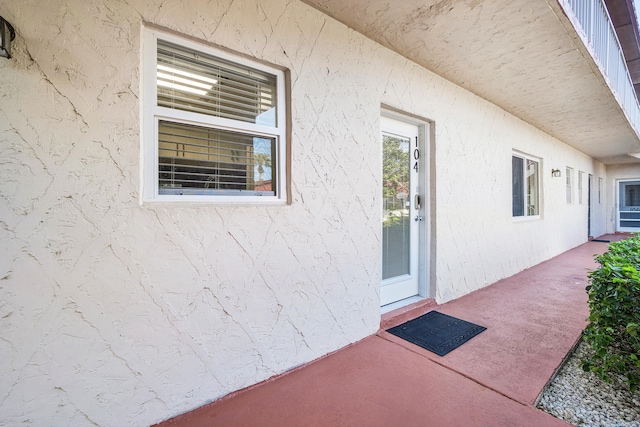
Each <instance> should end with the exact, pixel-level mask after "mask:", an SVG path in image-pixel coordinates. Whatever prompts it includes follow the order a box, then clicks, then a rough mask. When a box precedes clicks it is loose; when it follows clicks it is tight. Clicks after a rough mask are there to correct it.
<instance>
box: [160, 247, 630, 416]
mask: <svg viewBox="0 0 640 427" xmlns="http://www.w3.org/2000/svg"><path fill="white" fill-rule="evenodd" d="M621 237H626V236H622V235H608V236H603V237H601V238H600V239H611V240H618V239H620V238H621ZM606 249H607V244H606V243H601V242H588V243H585V244H583V245H581V246H579V247H577V248H575V249H572V250H570V251H568V252H565V253H564V254H561V255H559V256H557V257H555V258H553V259H551V260H548V261H545V262H543V263H541V264H538V265H536V266H534V267H532V268H529V269H527V270H525V271H522V272H521V273H518V274H516V275H514V276H512V277H509V278H507V279H504V280H501V281H499V282H497V283H495V284H493V285H490V286H488V287H486V288H483V289H481V290H479V291H476V292H473V293H471V294H469V295H466V296H464V297H462V298H459V299H457V300H454V301H451V302H449V303H446V304H443V305H439V306H436V305H435V303H433V302H431V303H429V302H428V301H427V302H425V303H422V304H418V305H417V306H413V307H409V308H408V309H404V310H403V309H401V310H396V311H395V312H391V313H388V314H386V315H385V316H384V317H383V321H382V329H381V330H380V331H379V332H378V333H377V334H376V335H374V336H371V337H368V338H366V339H364V340H362V341H360V342H357V343H355V344H353V345H350V346H348V347H346V348H344V349H342V350H339V351H337V352H335V353H333V354H331V355H329V356H326V357H324V358H321V359H319V360H317V361H315V362H312V363H310V364H308V365H305V366H303V367H301V368H298V369H296V370H294V371H292V372H289V373H287V374H284V375H281V376H279V377H277V378H275V379H272V380H268V381H266V382H264V383H262V384H259V385H257V386H254V387H250V388H249V389H247V390H244V391H240V392H237V393H234V394H232V395H230V396H227V397H225V398H223V399H220V400H218V401H216V402H213V403H211V404H209V405H206V406H204V407H202V408H199V409H197V410H195V411H193V412H189V413H187V414H184V415H181V416H179V417H177V418H174V419H171V420H168V421H165V422H164V423H162V424H160V426H164V427H169V426H189V427H195V426H536V427H540V426H567V425H568V424H567V423H565V422H563V421H560V420H558V419H556V418H554V417H552V416H551V415H548V414H546V413H544V412H542V411H539V410H537V409H535V408H534V407H533V405H534V402H535V400H536V398H537V397H538V395H539V394H540V393H541V392H542V390H543V389H544V387H545V385H546V384H547V382H548V381H549V380H550V378H551V377H552V375H553V374H554V372H555V371H556V369H558V367H559V366H560V365H561V363H562V361H563V359H564V358H565V357H566V355H567V353H568V352H569V351H570V350H571V348H572V347H573V345H574V344H575V343H576V341H577V340H578V338H579V337H580V334H581V332H582V330H583V329H584V327H585V326H586V321H585V318H586V317H587V315H588V307H587V295H586V292H585V286H586V285H587V272H588V270H590V269H593V268H595V267H596V263H595V262H594V260H593V255H594V254H595V253H602V252H604V251H605V250H606ZM434 308H435V309H437V310H438V311H440V312H442V313H445V314H449V315H451V316H455V317H459V318H461V319H464V320H467V321H470V322H473V323H477V324H479V325H482V326H486V327H487V330H486V331H484V332H482V333H481V334H479V335H478V336H476V337H474V338H473V339H471V340H470V341H469V342H467V343H465V344H464V345H462V346H461V347H459V348H457V349H455V350H453V351H452V352H451V353H449V354H447V355H446V356H444V357H440V356H437V355H436V354H434V353H431V352H429V351H427V350H424V349H422V348H421V347H418V346H415V345H413V344H411V343H409V342H407V341H404V340H402V339H400V338H397V337H395V336H393V335H391V334H389V333H387V332H385V331H384V329H386V328H388V327H391V326H394V325H396V324H400V323H402V322H404V321H406V320H408V319H409V318H413V317H417V316H419V315H421V314H424V313H425V312H427V311H430V310H432V309H434Z"/></svg>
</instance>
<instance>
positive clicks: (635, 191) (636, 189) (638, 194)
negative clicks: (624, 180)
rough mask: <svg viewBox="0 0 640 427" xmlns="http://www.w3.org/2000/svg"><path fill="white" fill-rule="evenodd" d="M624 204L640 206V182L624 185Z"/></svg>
mask: <svg viewBox="0 0 640 427" xmlns="http://www.w3.org/2000/svg"><path fill="white" fill-rule="evenodd" d="M624 206H625V207H632V206H633V207H635V206H640V184H626V185H625V186H624Z"/></svg>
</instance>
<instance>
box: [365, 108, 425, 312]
mask: <svg viewBox="0 0 640 427" xmlns="http://www.w3.org/2000/svg"><path fill="white" fill-rule="evenodd" d="M381 116H382V117H386V118H389V119H393V120H397V121H400V122H405V123H408V124H411V125H415V126H417V127H418V140H419V146H420V147H421V153H420V156H419V159H418V167H419V171H420V172H419V174H418V192H419V193H420V194H421V196H422V200H421V205H422V208H421V215H422V217H423V220H422V221H418V227H419V228H418V254H417V261H418V294H417V295H415V296H413V297H409V298H406V299H402V300H399V301H396V302H392V303H388V304H385V305H384V306H382V311H383V312H386V311H389V310H392V309H394V308H397V307H401V306H404V305H406V304H410V303H412V302H416V301H418V300H421V299H424V298H432V297H435V286H434V283H433V280H432V279H433V274H432V273H433V271H432V268H431V253H432V248H433V245H434V242H433V241H432V228H433V226H432V211H433V201H434V194H433V186H432V185H431V183H432V182H433V181H432V179H433V177H432V169H433V168H432V164H431V159H432V156H431V151H432V149H433V147H432V145H433V123H432V122H430V121H429V120H426V119H423V118H420V117H416V116H413V115H410V114H405V113H403V112H400V111H398V110H395V109H393V108H388V107H383V109H382V110H381ZM380 129H382V126H380ZM378 144H380V166H379V171H380V173H382V143H381V141H378ZM379 188H382V186H381V185H380V187H379ZM379 209H380V218H382V216H383V211H382V210H383V204H382V202H381V203H380V204H379ZM380 244H381V246H380V260H381V267H380V268H381V269H380V278H381V279H382V249H383V248H382V238H381V239H380ZM381 285H382V280H381V281H380V285H379V286H381Z"/></svg>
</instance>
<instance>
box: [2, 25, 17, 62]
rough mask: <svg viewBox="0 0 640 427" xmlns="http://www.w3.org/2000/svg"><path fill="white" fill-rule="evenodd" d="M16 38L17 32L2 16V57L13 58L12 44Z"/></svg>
mask: <svg viewBox="0 0 640 427" xmlns="http://www.w3.org/2000/svg"><path fill="white" fill-rule="evenodd" d="M15 38H16V31H15V30H14V29H13V27H12V26H11V24H9V23H8V22H7V21H5V20H4V18H3V17H2V16H0V56H3V57H5V58H7V59H9V58H11V42H12V41H13V39H15Z"/></svg>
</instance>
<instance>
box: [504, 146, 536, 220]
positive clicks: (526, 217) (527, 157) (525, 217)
mask: <svg viewBox="0 0 640 427" xmlns="http://www.w3.org/2000/svg"><path fill="white" fill-rule="evenodd" d="M511 157H512V158H513V157H518V158H521V159H523V162H524V164H523V165H524V167H523V176H522V186H523V187H522V191H523V193H522V194H523V196H524V197H523V203H524V210H523V212H524V214H523V215H519V216H513V206H512V214H511V218H513V220H514V221H523V220H524V221H526V220H534V219H540V215H541V213H542V185H541V178H542V159H541V158H540V157H535V156H530V155H528V154H524V153H521V152H519V151H513V152H512V153H511ZM527 160H530V161H533V162H536V163H537V164H538V180H537V182H536V185H537V191H536V193H537V198H538V200H537V205H538V213H537V214H535V215H529V213H528V211H527V206H528V196H529V195H528V193H527V179H526V178H527V177H526V172H527V168H526V164H527ZM511 179H512V184H513V175H512V178H511Z"/></svg>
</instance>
